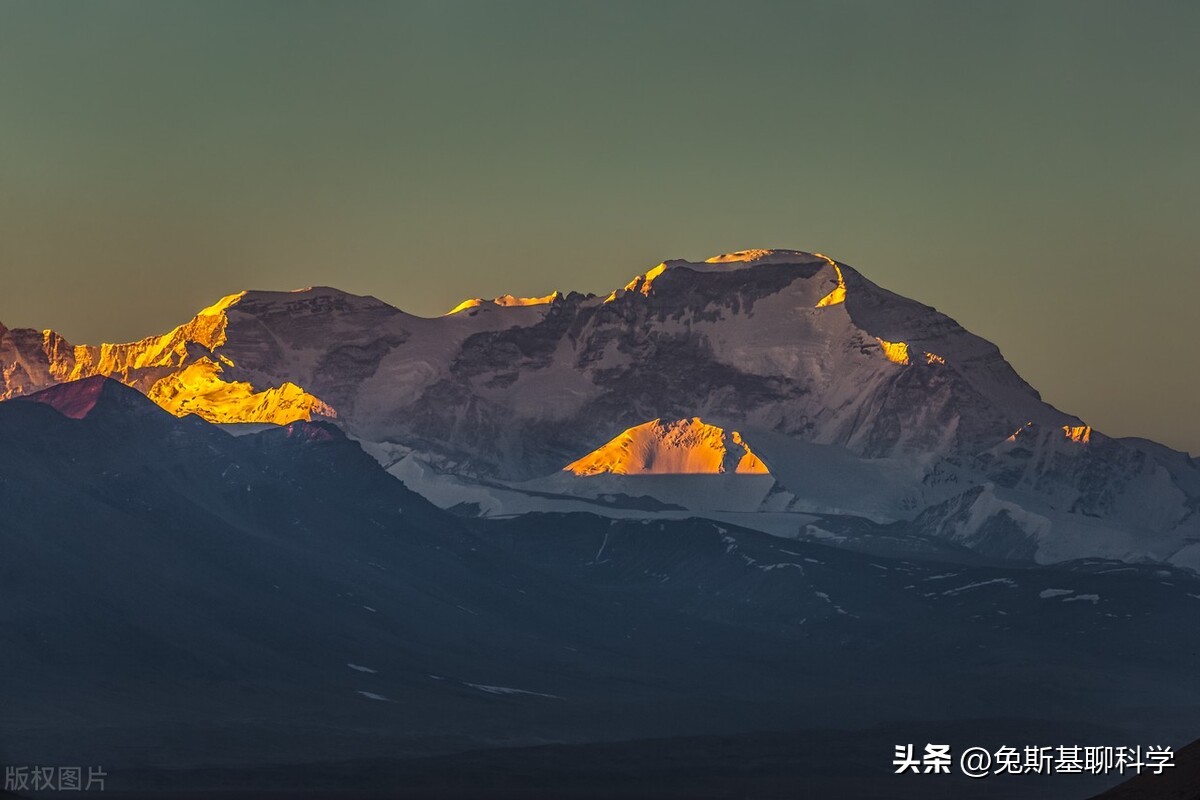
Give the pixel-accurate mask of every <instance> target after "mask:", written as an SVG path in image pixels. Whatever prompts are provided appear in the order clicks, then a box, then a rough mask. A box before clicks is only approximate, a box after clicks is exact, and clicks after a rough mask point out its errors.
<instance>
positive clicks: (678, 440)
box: [563, 417, 769, 476]
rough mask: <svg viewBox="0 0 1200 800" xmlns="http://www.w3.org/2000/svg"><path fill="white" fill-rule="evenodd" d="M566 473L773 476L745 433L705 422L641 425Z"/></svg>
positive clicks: (650, 423) (654, 422) (696, 420)
mask: <svg viewBox="0 0 1200 800" xmlns="http://www.w3.org/2000/svg"><path fill="white" fill-rule="evenodd" d="M563 470H564V471H565V472H573V473H575V474H576V475H581V476H587V475H600V474H605V473H608V474H614V475H719V474H723V473H730V472H733V473H741V474H747V475H767V474H769V471H768V470H767V466H766V465H765V464H764V463H763V462H762V461H761V460H760V459H759V458H758V456H756V455H755V454H754V453H753V451H751V450H750V446H749V445H747V444H746V442H745V440H744V439H742V436H741V434H740V433H738V432H737V431H731V432H729V433H726V431H725V430H724V429H723V428H719V427H717V426H716V425H708V424H706V423H704V422H703V421H702V420H701V419H700V418H699V417H693V418H692V419H681V420H677V421H675V422H667V423H664V422H663V421H662V420H660V419H656V420H651V421H650V422H646V423H643V424H641V425H637V426H635V427H633V428H630V429H629V430H627V431H625V432H624V433H622V434H621V435H619V436H617V437H616V438H614V439H613V440H612V441H610V442H608V443H607V444H605V445H603V446H602V447H600V448H598V449H596V450H593V451H592V452H591V453H588V454H587V455H586V456H584V457H583V458H581V459H579V460H578V461H575V462H573V463H571V464H568V465H567V466H566V467H564V468H563Z"/></svg>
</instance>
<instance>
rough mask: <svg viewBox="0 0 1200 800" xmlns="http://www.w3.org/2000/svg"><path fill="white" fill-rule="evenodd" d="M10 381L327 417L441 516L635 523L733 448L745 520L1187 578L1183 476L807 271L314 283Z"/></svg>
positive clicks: (730, 262)
mask: <svg viewBox="0 0 1200 800" xmlns="http://www.w3.org/2000/svg"><path fill="white" fill-rule="evenodd" d="M0 369H2V370H3V379H4V383H3V386H2V387H0V388H2V389H3V392H4V396H6V397H14V396H19V395H21V394H27V393H29V392H32V391H36V390H37V389H39V388H43V387H45V386H49V385H53V384H55V383H59V382H62V381H68V380H72V379H77V378H80V377H86V376H88V375H111V376H113V377H116V378H118V379H119V380H121V381H122V382H124V383H126V384H128V385H130V386H133V387H135V388H137V389H138V390H140V391H142V392H143V393H145V394H147V395H148V396H149V397H151V398H152V399H154V400H155V401H156V402H157V403H159V404H160V405H162V406H163V407H165V408H167V409H168V410H170V411H172V412H173V413H176V414H180V415H182V414H187V413H196V414H198V415H200V416H201V417H204V418H206V419H208V420H210V421H214V422H274V423H287V422H291V421H295V420H308V419H315V418H327V419H333V420H336V422H337V424H338V425H339V426H341V427H342V428H343V429H344V430H345V431H346V432H347V433H348V434H349V435H351V436H353V437H355V438H357V439H359V440H360V441H361V442H363V444H364V447H366V448H367V449H368V451H369V452H371V453H372V454H373V455H375V456H376V457H377V458H378V459H379V460H380V461H381V462H383V463H384V464H385V465H389V466H391V467H393V474H397V475H399V476H402V477H403V478H404V479H405V480H406V481H408V482H410V485H412V486H413V487H414V488H417V489H418V490H419V491H422V492H423V493H425V494H426V495H427V496H430V497H431V498H433V499H434V500H435V502H438V503H440V504H442V505H443V506H445V507H450V506H456V505H460V504H463V505H464V507H468V506H472V505H474V506H475V507H478V508H479V509H480V510H481V511H483V512H484V513H488V512H506V513H511V512H513V511H517V510H535V509H537V508H547V507H550V508H559V507H563V506H562V503H568V507H570V506H569V504H570V503H572V502H575V500H573V499H571V498H577V497H582V498H583V500H584V501H586V502H589V503H590V502H594V501H597V500H599V499H601V498H602V497H603V496H607V495H610V494H612V492H610V491H607V490H604V489H603V487H601V484H603V483H604V481H605V480H608V479H609V478H611V477H612V476H613V475H621V474H624V475H625V476H626V477H625V478H624V480H625V483H623V484H622V487H621V491H620V492H618V494H622V495H628V496H629V497H632V498H636V497H638V496H642V495H644V496H645V497H646V498H648V499H646V500H642V501H637V502H635V503H633V504H632V506H634V507H641V508H642V509H645V508H649V507H652V506H653V501H657V502H658V504H659V505H660V506H661V505H664V504H666V505H671V506H678V505H680V497H681V496H680V495H679V493H678V491H676V490H675V489H672V490H671V492H668V493H669V494H671V498H670V499H664V498H665V497H666V495H665V494H663V492H662V491H659V489H658V488H657V486H659V485H663V484H662V482H661V481H659V482H658V483H657V484H656V483H655V479H656V478H658V477H660V476H659V475H656V474H654V473H655V472H656V471H657V472H659V473H661V472H662V471H668V472H671V471H676V472H685V473H687V472H696V471H698V472H709V471H713V472H716V473H718V474H722V475H726V476H732V475H737V474H738V473H739V472H740V471H741V470H739V469H738V467H737V465H736V464H732V463H726V462H727V461H728V460H729V459H730V458H731V457H732V456H731V454H733V453H739V452H744V453H751V452H752V453H753V457H754V459H755V460H756V461H757V462H758V463H759V464H760V465H761V466H762V469H763V470H765V471H766V472H768V473H769V474H770V475H771V476H772V477H773V478H774V482H773V483H771V482H768V483H767V484H766V485H768V486H769V487H770V488H769V489H768V490H767V491H766V492H765V493H760V494H761V496H760V494H755V492H757V491H758V490H757V489H756V490H755V492H749V493H742V494H739V495H738V497H739V499H738V501H737V504H738V507H737V509H736V510H739V511H744V512H762V513H766V512H778V513H782V514H811V513H819V514H837V515H841V516H845V515H850V516H855V515H857V516H861V517H862V518H864V519H866V520H870V521H871V522H873V523H875V524H900V523H903V524H905V525H908V526H910V527H911V528H912V531H913V532H914V534H920V535H932V536H939V537H945V538H947V539H948V540H950V541H953V542H957V543H965V544H966V545H967V546H969V547H973V548H976V549H978V550H981V551H984V552H1001V551H1002V552H1004V553H1007V554H1009V555H1011V556H1012V557H1020V558H1032V559H1036V560H1039V561H1052V560H1061V559H1065V558H1074V557H1079V556H1088V555H1101V556H1105V557H1115V558H1126V559H1138V558H1151V559H1155V560H1173V561H1175V562H1176V563H1179V564H1183V565H1189V566H1193V567H1200V513H1198V509H1200V469H1197V466H1196V464H1195V463H1194V462H1193V461H1192V460H1191V459H1189V458H1188V457H1187V456H1186V455H1184V454H1180V453H1175V452H1173V451H1170V450H1169V449H1167V448H1163V447H1161V446H1157V445H1153V444H1152V443H1138V442H1125V441H1118V440H1113V439H1110V438H1108V437H1105V436H1103V435H1102V434H1101V433H1099V432H1095V431H1092V430H1091V429H1090V428H1088V427H1087V426H1086V425H1085V423H1084V422H1083V421H1081V420H1079V419H1077V418H1075V417H1073V416H1071V415H1069V414H1066V413H1063V412H1060V411H1058V410H1057V409H1055V408H1053V407H1051V406H1049V405H1048V404H1046V403H1044V402H1043V401H1042V400H1041V398H1040V396H1039V395H1038V393H1037V392H1036V391H1035V390H1034V389H1033V388H1032V387H1030V386H1029V385H1028V384H1027V383H1025V382H1024V381H1023V380H1022V379H1021V378H1020V377H1019V376H1018V375H1017V374H1016V372H1015V371H1014V370H1013V369H1012V367H1011V366H1010V365H1009V364H1008V363H1007V362H1006V361H1005V360H1004V358H1003V357H1002V356H1001V354H1000V352H999V350H998V349H997V348H996V347H995V346H994V345H992V344H991V343H989V342H987V341H985V340H983V339H981V338H979V337H977V336H974V335H973V334H971V333H969V332H968V331H966V330H964V329H963V328H962V327H961V326H959V325H958V324H957V323H955V322H954V321H953V320H952V319H950V318H949V317H947V316H945V315H944V314H941V313H939V312H937V311H936V310H934V309H932V308H930V307H928V306H924V305H922V304H920V303H917V302H915V301H912V300H908V299H906V298H903V297H900V296H898V295H896V294H893V293H891V292H888V291H887V290H885V289H882V288H880V287H878V286H876V285H875V284H873V283H871V282H870V281H869V280H867V279H866V278H865V277H863V276H862V275H861V274H859V273H858V272H857V271H856V270H854V269H852V268H851V267H849V266H846V265H844V264H840V263H838V262H836V261H834V260H833V259H830V258H828V257H825V256H822V255H817V254H808V253H802V252H798V251H786V250H771V251H746V252H741V253H732V254H728V255H724V256H718V257H716V258H714V259H710V260H709V261H706V262H688V261H669V262H664V263H663V264H660V265H658V266H657V267H655V268H654V269H652V270H649V271H648V272H646V273H644V274H642V275H639V276H637V277H636V278H634V279H633V280H632V281H630V282H629V283H628V284H627V285H626V286H625V287H624V288H622V289H618V290H616V291H613V292H612V293H610V294H609V295H607V296H603V297H600V296H593V295H582V294H578V293H568V294H561V293H558V292H556V293H554V294H551V295H547V296H545V297H540V298H514V297H511V296H505V297H502V298H497V299H496V300H492V301H487V300H480V299H475V300H469V301H466V302H464V303H462V304H460V305H459V306H458V307H456V308H455V309H454V310H453V311H452V312H451V313H449V314H447V315H445V316H443V317H439V318H434V319H426V318H421V317H416V316H413V315H409V314H406V313H404V312H402V311H400V310H398V309H396V308H393V307H392V306H389V305H387V304H386V303H383V302H381V301H379V300H376V299H374V298H370V297H357V296H353V295H349V294H346V293H343V292H339V291H337V290H334V289H329V288H317V289H308V290H304V291H299V292H290V293H287V292H244V293H242V294H239V295H233V296H230V297H227V298H225V299H223V300H222V301H220V302H219V303H217V304H216V305H214V306H212V307H210V308H208V309H205V310H204V311H202V312H201V313H200V314H199V315H198V316H197V317H196V318H195V319H193V320H192V321H191V322H189V323H187V324H186V325H184V326H181V327H180V328H177V329H176V330H174V331H172V332H170V333H168V334H166V335H163V336H159V337H150V338H148V339H145V340H142V341H141V342H136V343H131V344H124V345H103V346H100V347H88V346H71V345H69V344H68V343H66V342H65V341H64V340H63V339H62V338H61V337H59V336H57V335H56V334H54V333H53V332H50V331H47V332H41V333H39V332H35V331H10V330H7V329H3V328H0ZM697 418H699V419H702V420H703V421H704V422H703V424H705V425H709V426H712V427H714V428H716V429H719V430H721V431H728V432H732V431H737V432H738V434H737V437H738V441H734V440H733V439H732V433H730V434H729V438H727V439H724V440H722V442H721V443H720V445H719V447H716V448H714V446H713V441H714V440H713V439H712V438H711V437H708V438H706V437H704V436H697V437H693V439H694V440H695V441H694V442H691V443H689V442H687V441H683V440H679V441H674V442H673V443H671V444H670V446H668V447H666V448H665V449H664V446H663V445H664V442H666V441H667V439H666V438H664V436H663V435H660V434H662V433H663V431H664V430H667V429H669V428H670V426H672V425H674V424H676V423H677V421H683V422H685V423H686V422H687V421H689V420H695V419H697ZM656 426H657V427H656ZM663 426H666V427H665V428H663ZM685 427H686V426H685ZM660 429H662V430H660ZM623 431H624V432H625V433H624V434H623V433H622V432H623ZM623 437H624V438H623ZM667 438H670V437H667ZM686 438H687V437H684V439H686ZM606 443H608V444H606ZM598 448H599V449H598ZM718 451H720V452H721V455H720V458H719V459H718V458H717V453H718ZM589 454H590V455H589ZM589 459H591V461H589ZM718 461H719V463H720V466H721V468H719V469H717V468H713V465H714V464H716V463H718ZM581 462H582V463H583V464H584V465H585V466H586V468H580V469H576V470H572V471H571V472H572V473H577V474H564V473H563V469H564V467H568V466H573V467H577V466H579V465H580V463H581ZM609 462H611V463H609ZM653 464H658V465H659V468H658V469H657V470H656V468H655V467H653V466H652V465H653ZM697 464H699V465H703V466H702V468H700V467H695V466H694V465H697ZM648 465H650V466H648ZM730 466H733V469H732V470H731V469H730ZM637 473H650V474H646V475H645V478H646V481H647V482H646V483H643V484H639V485H642V486H644V487H645V488H644V490H643V489H638V488H636V487H632V488H631V487H630V486H629V485H628V483H629V481H630V480H633V479H634V476H635V475H636V474H637ZM605 476H608V477H607V478H606V477H605ZM696 477H697V478H700V477H703V476H696ZM746 477H748V478H749V477H751V476H746ZM564 480H566V481H567V482H566V483H564ZM572 481H573V482H572ZM727 483H729V482H728V481H727ZM694 485H696V486H699V485H701V484H699V483H695V484H694ZM730 485H732V484H730ZM739 485H740V484H739ZM597 487H600V488H597ZM676 488H677V487H676ZM686 494H687V493H686V492H685V493H684V495H686ZM692 494H693V495H695V494H698V492H693V493H692ZM602 502H610V501H607V500H602ZM706 502H708V503H709V504H710V505H711V503H712V502H713V501H712V500H711V499H710V500H708V501H706ZM622 503H625V501H624V500H619V501H618V502H617V505H620V504H622ZM610 504H611V503H610ZM625 505H626V506H629V505H630V504H629V503H625ZM682 507H683V508H694V507H697V506H695V505H694V504H693V503H690V502H687V501H686V497H684V501H683V503H682ZM777 521H778V520H777ZM793 523H795V524H794V525H793ZM772 524H775V523H772ZM788 525H791V526H792V535H796V534H798V533H799V532H800V531H802V530H805V529H806V528H805V525H807V522H805V523H804V524H800V523H799V522H797V521H796V520H792V521H790V522H787V523H786V524H785V525H784V527H785V528H786V527H787V526H788ZM764 529H765V528H764ZM777 532H778V531H777Z"/></svg>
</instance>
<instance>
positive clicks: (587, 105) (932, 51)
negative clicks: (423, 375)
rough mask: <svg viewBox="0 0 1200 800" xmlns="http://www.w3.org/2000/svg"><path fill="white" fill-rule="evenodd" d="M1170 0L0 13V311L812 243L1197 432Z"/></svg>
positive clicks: (641, 266)
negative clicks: (1161, 1) (1166, 0)
mask: <svg viewBox="0 0 1200 800" xmlns="http://www.w3.org/2000/svg"><path fill="white" fill-rule="evenodd" d="M1198 41H1200V4H1196V3H1183V2H1180V3H1176V4H1166V3H1153V2H1149V3H1146V2H1138V3H1134V2H1128V3H1119V4H1114V3H1106V2H1099V1H1096V2H1079V3H1066V2H1030V3H1020V2H1005V3H962V2H920V3H918V2H836V3H835V2H817V3H811V2H810V3H799V2H787V3H749V2H736V3H735V2H728V3H706V2H678V3H675V2H665V0H641V2H635V3H620V2H612V1H611V0H609V1H607V2H587V3H585V2H568V0H557V1H556V2H544V3H529V2H507V1H502V0H487V1H486V2H473V3H468V2H447V1H446V0H437V1H436V2H412V3H403V2H394V3H369V2H349V3H332V2H330V3H302V2H293V3H274V2H250V1H248V0H237V2H195V3H186V2H168V1H160V2H144V3H121V2H108V3H101V2H93V3H83V2H70V3H59V2H53V1H52V0H32V1H31V2H8V1H7V0H0V275H2V277H3V281H2V282H0V321H3V322H4V323H5V324H7V325H9V326H10V327H12V326H18V325H20V326H32V327H38V328H46V327H52V328H55V329H56V330H59V331H60V332H62V333H63V334H64V335H66V336H67V337H68V338H69V339H71V340H72V341H76V342H97V341H101V340H108V341H112V340H128V339H135V338H140V337H141V336H144V335H147V334H150V333H157V332H161V331H163V330H167V329H169V328H171V327H173V326H174V325H176V324H179V323H180V322H183V321H185V320H186V319H188V318H189V317H190V316H191V315H192V314H193V313H194V312H195V311H196V310H198V309H200V308H201V307H203V306H205V305H208V304H209V303H211V302H213V301H214V300H215V299H216V298H218V297H220V296H222V295H224V294H229V293H231V292H234V291H237V290H240V289H243V288H273V289H290V288H296V287H300V286H306V285H312V284H330V285H335V286H338V287H340V288H343V289H346V290H348V291H353V292H357V293H364V294H374V295H376V296H377V297H380V298H382V299H384V300H387V301H389V302H391V303H393V304H395V305H397V306H399V307H401V308H403V309H405V310H407V311H411V312H414V313H418V314H423V315H434V314H439V313H442V312H444V311H445V310H448V309H449V308H450V307H451V306H453V305H454V304H455V303H456V302H458V300H460V299H462V298H464V297H468V296H480V295H482V296H489V297H490V296H495V295H498V294H502V293H513V294H539V295H540V294H545V293H547V292H549V291H551V290H553V289H576V290H581V291H594V292H601V291H605V292H606V291H608V290H609V289H612V288H614V287H616V286H619V285H622V284H624V283H625V282H626V281H627V280H628V279H629V278H630V277H632V276H633V275H634V274H636V273H638V272H641V271H644V270H645V269H646V268H647V267H649V266H652V265H654V264H656V263H658V262H659V261H661V260H663V259H666V258H677V257H682V258H692V259H700V258H704V257H707V256H709V255H712V254H715V253H719V252H727V251H730V250H737V249H742V248H747V247H793V248H798V249H803V250H817V251H821V252H824V253H827V254H829V255H831V256H833V257H835V258H838V259H839V260H842V261H845V262H847V263H849V264H852V265H854V266H855V267H857V268H858V269H859V270H861V271H862V272H863V273H864V274H866V275H867V276H868V277H870V278H872V279H873V280H875V281H876V282H877V283H880V284H882V285H884V286H886V287H888V288H890V289H892V290H894V291H898V292H900V293H901V294H905V295H908V296H910V297H914V298H917V299H919V300H921V301H923V302H926V303H929V304H931V305H934V306H937V307H938V308H939V309H940V310H942V311H945V312H946V313H948V314H950V315H951V316H953V317H955V318H956V319H958V320H959V321H960V322H961V323H963V324H964V325H965V326H966V327H968V328H969V329H971V330H972V331H974V332H976V333H978V334H980V335H982V336H985V337H986V338H988V339H991V340H992V341H994V342H996V343H997V344H998V345H999V346H1000V347H1001V349H1002V350H1003V351H1004V353H1005V355H1006V356H1007V357H1008V358H1009V360H1010V361H1011V362H1012V363H1013V364H1014V366H1015V367H1016V368H1017V370H1018V371H1019V372H1021V374H1022V375H1024V376H1025V377H1026V378H1027V379H1028V380H1029V381H1030V382H1031V383H1033V384H1034V385H1035V386H1037V387H1038V388H1039V389H1040V390H1041V392H1042V394H1043V396H1044V397H1046V398H1047V399H1048V400H1049V401H1050V402H1052V403H1054V404H1056V405H1058V406H1059V407H1061V408H1063V409H1064V410H1067V411H1070V412H1073V413H1076V414H1079V415H1080V416H1082V417H1083V418H1084V419H1085V420H1087V421H1088V422H1090V423H1091V424H1093V425H1094V426H1095V427H1097V428H1099V429H1101V430H1104V431H1106V432H1108V433H1111V434H1115V435H1142V436H1148V437H1151V438H1155V439H1158V440H1160V441H1163V442H1165V443H1167V444H1170V445H1173V446H1175V447H1179V448H1182V449H1187V450H1190V451H1191V452H1193V453H1200V414H1197V413H1196V406H1197V395H1198V393H1200V370H1198V369H1197V363H1198V360H1200V359H1198V357H1197V352H1198V344H1197V337H1196V334H1195V320H1196V318H1197V316H1198V314H1197V311H1198V307H1200V256H1198V254H1200V101H1198V100H1200V95H1198V92H1200V47H1198V46H1197V44H1196V43H1197V42H1198Z"/></svg>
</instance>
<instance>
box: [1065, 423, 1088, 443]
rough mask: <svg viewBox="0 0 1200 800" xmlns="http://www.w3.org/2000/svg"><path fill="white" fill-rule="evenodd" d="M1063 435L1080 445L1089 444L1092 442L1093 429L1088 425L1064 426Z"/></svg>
mask: <svg viewBox="0 0 1200 800" xmlns="http://www.w3.org/2000/svg"><path fill="white" fill-rule="evenodd" d="M1063 433H1065V434H1066V435H1067V438H1068V439H1070V440H1071V441H1072V442H1078V443H1079V444H1087V443H1088V442H1090V441H1091V440H1092V429H1091V427H1090V426H1088V425H1063Z"/></svg>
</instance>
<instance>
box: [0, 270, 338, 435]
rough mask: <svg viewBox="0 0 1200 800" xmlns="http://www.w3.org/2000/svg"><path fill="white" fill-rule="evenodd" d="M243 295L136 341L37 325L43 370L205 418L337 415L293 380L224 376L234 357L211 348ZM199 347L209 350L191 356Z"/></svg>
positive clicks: (55, 378)
mask: <svg viewBox="0 0 1200 800" xmlns="http://www.w3.org/2000/svg"><path fill="white" fill-rule="evenodd" d="M245 296H246V292H239V293H237V294H231V295H229V296H228V297H224V298H222V299H221V300H219V301H218V302H217V303H215V304H213V305H211V306H209V307H208V308H205V309H204V310H202V311H201V312H200V313H199V314H197V315H196V316H195V317H194V318H193V319H192V320H191V321H190V322H188V323H186V324H184V325H181V326H179V327H178V328H175V329H174V330H172V331H170V332H168V333H164V334H162V335H161V336H148V337H146V338H145V339H141V340H139V341H136V342H127V343H124V344H107V343H106V344H101V345H98V346H97V345H72V344H70V343H69V342H68V341H67V340H66V339H64V338H63V337H62V336H60V335H59V334H57V333H55V332H54V331H52V330H46V331H43V332H42V342H41V350H42V353H43V354H44V355H45V367H44V369H45V376H46V378H48V380H49V381H51V382H53V383H69V382H74V381H80V380H83V379H85V378H93V377H97V376H104V377H109V378H113V379H114V380H118V381H120V382H121V383H123V384H125V385H126V386H130V387H132V388H134V389H137V390H138V391H139V392H142V393H143V394H145V395H146V396H147V397H149V398H150V399H151V400H153V401H154V402H155V403H157V404H158V405H159V406H161V407H162V408H164V409H166V410H167V411H169V412H171V413H172V414H175V415H176V416H180V417H182V416H186V415H188V414H196V415H197V416H199V417H201V418H203V419H205V420H208V421H209V422H272V423H276V424H280V425H285V424H287V423H289V422H296V421H299V420H305V421H308V420H311V419H312V418H313V417H314V416H324V417H335V416H337V413H336V412H335V411H334V409H333V408H332V407H330V406H329V405H328V404H326V403H324V402H322V401H321V400H320V399H319V398H317V397H315V396H314V395H311V394H309V393H308V392H306V391H304V389H302V388H301V387H299V386H297V385H295V384H294V383H287V382H284V383H283V384H281V385H280V386H278V387H272V388H267V389H264V390H262V391H256V390H255V387H254V386H252V385H251V384H249V383H246V382H244V381H229V380H226V379H225V378H224V377H223V375H222V373H223V372H224V370H225V367H232V366H233V362H231V361H230V360H229V359H228V358H225V357H224V356H221V355H218V354H217V353H216V352H214V351H218V350H219V348H221V347H222V346H223V345H224V344H225V341H226V337H225V334H226V329H227V327H228V325H229V317H228V311H229V309H230V308H232V307H234V306H236V305H237V303H238V302H239V301H240V300H241V299H242V298H243V297H245ZM197 346H199V347H200V348H203V350H207V351H208V353H207V354H204V355H200V356H199V357H198V358H197V353H196V350H197ZM210 355H211V357H210ZM37 388H41V387H40V386H37V385H36V384H35V385H34V386H33V387H21V386H17V387H13V386H10V387H9V389H8V391H6V392H4V393H3V394H0V400H2V399H7V397H10V396H17V395H19V394H24V393H28V392H29V391H31V390H36V389H37ZM0 390H3V386H0Z"/></svg>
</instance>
